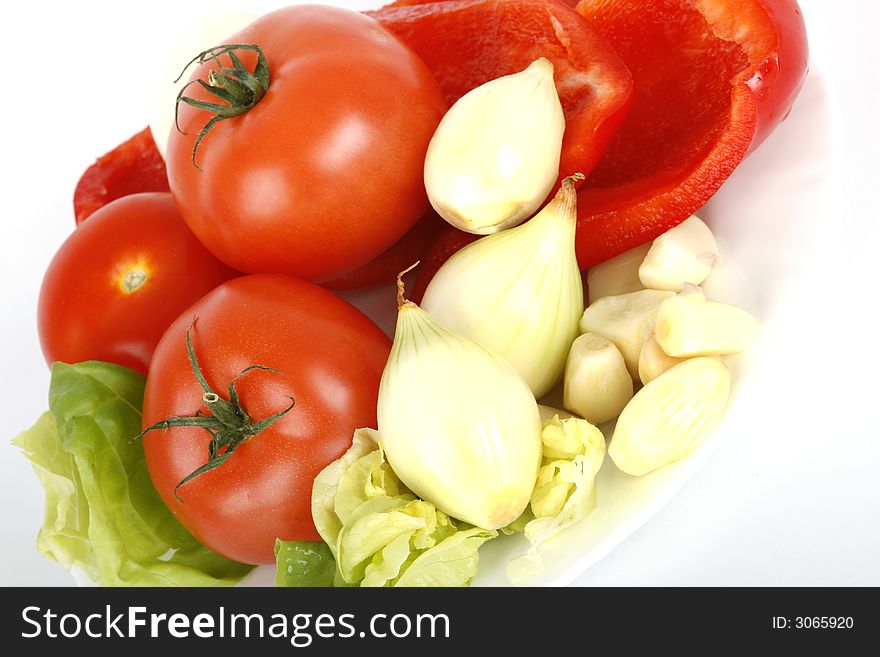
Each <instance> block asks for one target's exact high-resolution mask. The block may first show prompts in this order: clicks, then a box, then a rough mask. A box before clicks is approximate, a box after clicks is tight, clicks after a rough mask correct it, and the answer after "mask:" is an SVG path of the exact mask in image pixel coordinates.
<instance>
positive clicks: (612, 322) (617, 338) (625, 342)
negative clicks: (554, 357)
mask: <svg viewBox="0 0 880 657" xmlns="http://www.w3.org/2000/svg"><path fill="white" fill-rule="evenodd" d="M673 296H675V293H674V292H669V291H667V290H640V291H638V292H630V293H629V294H619V295H616V296H612V297H604V298H603V299H599V300H598V301H597V302H596V303H593V304H590V306H589V307H588V308H587V309H586V310H585V311H584V315H583V317H581V321H580V328H581V332H583V333H597V334H599V335H601V336H603V337H605V338H608V339H609V340H611V342H613V343H614V345H615V346H616V347H617V348H618V349H619V350H620V353H621V354H622V355H623V360H624V362H626V368H627V370H629V374H630V376H631V377H632V378H633V379H635V378H638V375H639V354H640V353H641V351H642V343H643V342H644V341H645V337H646V336H647V334H648V333H649V332H650V326H651V323H652V322H653V321H654V315H656V313H657V308H658V307H659V306H660V303H661V302H663V301H664V300H665V299H669V298H670V297H673Z"/></svg>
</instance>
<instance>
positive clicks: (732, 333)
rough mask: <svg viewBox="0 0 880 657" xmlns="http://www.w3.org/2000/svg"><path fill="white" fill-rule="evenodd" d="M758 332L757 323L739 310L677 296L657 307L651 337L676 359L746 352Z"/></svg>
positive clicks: (699, 297)
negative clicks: (652, 335)
mask: <svg viewBox="0 0 880 657" xmlns="http://www.w3.org/2000/svg"><path fill="white" fill-rule="evenodd" d="M758 329H759V324H758V320H756V319H755V318H754V317H753V316H752V315H750V314H749V313H748V312H746V311H745V310H743V309H742V308H739V307H737V306H732V305H730V304H727V303H720V302H718V301H710V300H708V299H706V298H705V297H704V296H703V295H702V294H681V295H678V296H675V297H672V298H670V299H666V300H665V301H664V302H663V303H662V304H660V308H659V309H658V311H657V316H656V319H655V322H654V337H655V338H656V340H657V343H658V344H659V345H660V348H661V349H663V351H664V352H666V353H667V354H668V355H670V356H675V357H679V358H681V357H690V356H706V355H716V354H735V353H739V352H741V351H745V350H746V349H748V347H749V346H750V345H751V344H752V342H753V341H754V339H755V337H756V336H757V334H758Z"/></svg>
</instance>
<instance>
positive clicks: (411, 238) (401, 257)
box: [323, 208, 452, 290]
mask: <svg viewBox="0 0 880 657" xmlns="http://www.w3.org/2000/svg"><path fill="white" fill-rule="evenodd" d="M445 228H452V227H451V226H450V225H449V224H447V223H446V222H445V221H444V220H443V219H442V218H441V217H440V215H438V214H437V213H436V212H434V209H433V208H429V209H428V211H427V212H426V213H425V216H423V217H422V218H421V219H419V220H418V222H416V225H415V226H413V227H412V228H410V229H409V231H408V232H407V233H406V235H404V236H403V237H401V238H400V239H399V240H398V241H397V242H395V243H394V245H393V246H392V247H391V248H390V249H388V250H387V251H384V252H382V253H380V254H379V255H378V256H376V257H375V258H373V259H372V260H370V262H368V263H367V264H365V265H362V266H360V267H358V268H357V269H355V270H354V271H350V272H348V273H347V274H343V275H342V276H340V277H339V278H335V279H333V280H332V281H327V282H326V283H323V287H325V288H326V289H328V290H354V289H361V288H366V287H373V286H376V285H383V284H385V283H393V282H394V281H395V280H397V275H398V274H399V273H400V272H402V271H403V270H404V269H406V268H407V267H409V266H410V265H411V264H413V263H414V262H418V261H419V259H420V258H421V257H422V255H423V254H424V253H425V251H426V250H427V249H428V247H429V246H431V244H433V242H434V240H435V239H436V238H437V236H438V235H439V234H440V233H441V232H442V231H443V230H444V229H445Z"/></svg>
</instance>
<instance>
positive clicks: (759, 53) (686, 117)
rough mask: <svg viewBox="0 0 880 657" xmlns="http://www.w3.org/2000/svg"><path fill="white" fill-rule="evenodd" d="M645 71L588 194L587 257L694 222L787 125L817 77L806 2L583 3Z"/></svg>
mask: <svg viewBox="0 0 880 657" xmlns="http://www.w3.org/2000/svg"><path fill="white" fill-rule="evenodd" d="M576 9H577V11H578V12H579V13H580V14H581V15H583V16H584V17H586V18H587V19H588V20H589V21H590V23H591V24H592V25H593V27H595V28H596V29H597V30H598V31H599V33H601V34H602V35H603V36H604V37H605V38H606V39H608V41H609V42H611V44H612V45H613V46H614V47H615V49H616V50H617V52H618V53H619V54H620V56H621V57H622V58H623V60H624V62H626V64H627V66H628V67H629V68H630V70H631V71H632V74H633V81H634V89H633V102H632V108H631V110H630V112H629V114H628V115H627V117H626V119H625V121H624V122H623V124H622V125H621V128H620V131H619V132H618V133H617V135H615V138H614V139H613V140H612V142H611V144H610V145H609V147H608V150H607V151H606V153H605V156H604V157H603V159H602V161H601V162H600V163H599V165H598V166H597V167H596V169H595V170H594V171H593V173H592V175H591V176H590V177H589V179H588V180H587V182H586V184H585V185H584V187H583V188H582V189H581V191H580V193H579V194H578V236H577V253H578V261H579V263H580V265H581V267H582V268H587V267H591V266H593V265H596V264H598V263H600V262H604V261H605V260H608V259H609V258H611V257H614V256H616V255H618V254H620V253H623V252H624V251H627V250H629V249H631V248H633V247H636V246H638V245H639V244H643V243H645V242H647V241H650V240H652V239H654V238H656V237H657V236H658V235H660V234H661V233H663V232H665V231H667V230H669V229H670V228H672V227H673V226H675V225H677V224H679V223H681V222H682V221H684V220H685V219H687V218H688V217H689V216H690V215H691V214H693V212H694V211H696V210H698V209H699V208H700V207H701V206H702V205H703V204H704V203H706V201H708V200H709V198H710V197H711V196H712V195H713V194H714V193H715V192H716V191H717V190H718V188H719V187H721V185H722V184H723V183H724V181H725V180H727V178H728V177H729V176H730V174H731V173H732V172H733V170H734V169H735V168H736V166H737V165H738V164H739V162H740V161H741V160H742V159H743V157H745V155H746V154H747V153H748V152H749V150H750V148H754V147H756V146H757V145H758V144H759V143H760V142H761V141H762V140H763V139H764V138H765V137H766V136H767V135H768V134H769V133H770V132H771V131H772V130H773V128H774V127H775V126H776V125H777V124H778V122H779V121H781V120H782V119H783V118H784V117H785V115H786V114H787V113H788V110H789V109H790V107H791V104H792V102H793V101H794V98H795V97H796V95H797V92H798V91H799V90H800V86H801V84H802V83H803V79H804V76H805V74H806V70H807V60H806V37H805V32H804V24H803V18H802V17H801V15H800V10H799V9H798V6H797V3H796V2H794V0H628V1H627V2H619V1H616V0H581V2H579V3H578V5H577V7H576Z"/></svg>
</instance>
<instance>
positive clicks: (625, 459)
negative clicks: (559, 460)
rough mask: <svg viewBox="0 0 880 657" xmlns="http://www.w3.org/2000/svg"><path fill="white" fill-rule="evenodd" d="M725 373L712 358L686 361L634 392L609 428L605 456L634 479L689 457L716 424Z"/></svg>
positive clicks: (726, 390) (726, 387)
mask: <svg viewBox="0 0 880 657" xmlns="http://www.w3.org/2000/svg"><path fill="white" fill-rule="evenodd" d="M729 396H730V374H729V373H728V371H727V368H726V367H725V366H724V364H723V363H721V362H720V361H718V360H716V359H713V358H692V359H690V360H686V361H684V362H683V363H679V364H678V365H675V366H674V367H672V368H671V369H669V370H666V371H665V372H663V374H661V375H660V376H658V377H657V378H656V379H654V380H653V381H651V382H650V383H648V384H647V385H646V386H645V387H644V388H642V389H641V390H639V391H638V392H637V393H636V396H635V397H633V398H632V401H631V402H630V403H629V404H627V405H626V408H624V409H623V412H622V413H621V414H620V417H619V418H618V419H617V424H616V426H615V428H614V435H613V437H612V438H611V446H610V447H609V449H608V455H609V456H610V457H611V459H612V460H613V461H614V464H615V465H616V466H617V467H618V468H619V469H620V470H622V471H623V472H626V473H627V474H631V475H635V476H637V477H639V476H642V475H644V474H647V473H649V472H651V471H653V470H656V469H658V468H662V467H663V466H664V465H668V464H670V463H673V462H675V461H678V460H679V459H682V458H684V457H685V456H687V455H689V454H691V453H692V452H694V451H695V450H696V449H697V448H698V447H700V446H701V445H702V444H703V443H704V442H705V441H706V439H707V438H708V437H709V436H710V435H711V433H712V431H714V430H715V427H716V426H718V423H719V422H720V420H721V416H722V414H723V413H724V408H725V407H726V406H727V400H728V397H729Z"/></svg>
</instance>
